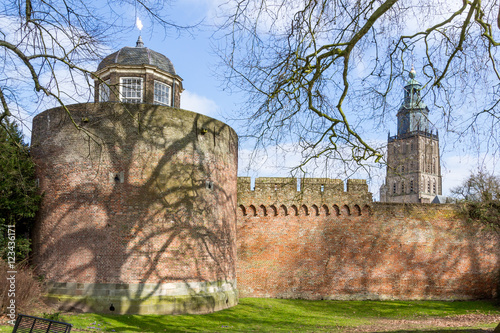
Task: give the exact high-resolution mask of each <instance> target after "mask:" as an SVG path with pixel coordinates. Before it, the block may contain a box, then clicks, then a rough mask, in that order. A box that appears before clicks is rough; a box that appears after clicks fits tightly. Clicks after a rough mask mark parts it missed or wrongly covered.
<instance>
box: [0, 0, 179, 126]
mask: <svg viewBox="0 0 500 333" xmlns="http://www.w3.org/2000/svg"><path fill="white" fill-rule="evenodd" d="M169 3H170V2H169V1H161V0H150V1H149V0H146V1H142V0H114V1H111V0H108V1H106V0H105V1H103V2H100V1H85V0H53V1H46V0H23V1H22V0H13V1H4V2H3V3H2V5H1V7H0V51H1V55H0V58H1V62H0V73H1V75H0V102H1V108H0V124H3V122H2V120H3V119H4V118H6V117H9V116H18V115H22V114H25V112H26V111H27V110H26V108H28V107H30V108H31V107H33V105H38V106H39V107H40V108H43V107H46V106H47V105H54V104H55V105H60V106H63V107H66V104H67V103H71V102H74V101H79V102H81V101H82V100H83V101H84V100H85V99H87V100H90V98H91V96H90V94H91V89H89V86H90V85H91V82H92V79H91V74H92V73H91V71H92V70H94V69H95V68H92V67H89V64H90V65H91V66H95V62H93V61H96V60H97V59H100V58H102V56H103V55H104V54H106V53H109V46H110V45H112V41H113V40H114V36H115V35H116V33H117V32H118V31H123V30H124V29H132V28H133V26H134V23H135V17H132V18H130V16H131V15H125V14H129V13H130V12H131V11H132V12H134V11H135V12H136V13H137V14H139V15H140V16H141V17H142V18H143V19H144V20H146V22H148V23H151V24H154V25H155V26H156V27H157V28H161V29H164V30H165V32H170V33H171V32H179V31H181V30H183V29H185V28H188V27H185V26H181V25H179V24H176V23H175V21H173V20H169V18H168V17H166V16H165V15H164V13H167V11H166V10H164V9H165V7H166V6H167V5H168V4H169ZM127 11H128V13H127ZM124 17H125V18H126V19H125V20H127V21H126V22H125V21H124ZM30 111H33V110H30ZM66 111H68V110H67V109H66ZM68 113H69V111H68ZM75 126H78V125H76V123H75Z"/></svg>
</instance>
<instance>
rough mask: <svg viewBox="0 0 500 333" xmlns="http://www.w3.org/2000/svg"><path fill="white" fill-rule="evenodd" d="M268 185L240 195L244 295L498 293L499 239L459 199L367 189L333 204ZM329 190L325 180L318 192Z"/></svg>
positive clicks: (452, 295)
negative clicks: (392, 196)
mask: <svg viewBox="0 0 500 333" xmlns="http://www.w3.org/2000/svg"><path fill="white" fill-rule="evenodd" d="M247 180H248V179H246V178H244V179H243V181H244V183H246V182H247ZM259 186H260V185H259ZM259 186H258V182H257V181H256V189H255V190H254V191H249V190H248V192H246V193H245V194H244V195H243V196H240V197H239V199H238V204H239V209H238V218H237V219H238V229H237V244H238V266H237V276H238V289H239V291H240V296H241V297H275V298H305V299H445V300H451V299H479V298H493V297H497V295H498V291H499V290H498V289H499V283H500V282H499V271H500V246H499V245H500V244H499V236H498V234H496V233H494V232H491V231H488V230H485V228H483V227H481V225H478V224H476V223H470V222H466V221H464V220H463V219H462V218H460V216H459V214H458V208H457V207H456V206H454V205H433V204H412V205H404V204H381V203H372V202H369V201H366V200H361V199H362V196H361V197H358V199H360V201H359V202H356V200H355V197H353V196H350V197H349V194H348V193H344V200H343V201H342V200H341V199H339V198H340V197H339V198H337V199H335V200H332V201H328V200H326V197H323V199H321V198H320V197H318V196H317V195H316V196H315V195H310V196H309V197H307V196H304V195H302V197H301V196H300V194H299V193H298V191H297V190H296V188H293V186H292V187H291V189H292V192H293V197H294V198H295V199H292V200H288V201H282V202H279V201H276V200H273V199H272V197H270V196H272V195H273V190H274V187H273V186H271V190H269V189H268V190H263V191H260V192H259V190H258V189H257V188H258V187H259ZM246 188H247V187H246V185H243V186H240V188H239V190H240V191H241V190H242V189H243V190H245V191H246ZM277 191H279V190H277ZM339 191H340V188H339ZM321 192H324V187H323V188H321V190H318V191H316V194H318V193H320V194H321ZM339 193H340V192H339ZM340 194H341V193H340ZM340 194H339V195H340ZM358 194H359V193H358ZM282 197H283V196H282ZM240 198H241V199H240ZM313 199H316V200H317V201H313ZM370 199H371V198H370ZM301 200H303V201H301ZM295 207H299V209H295ZM339 208H340V209H339Z"/></svg>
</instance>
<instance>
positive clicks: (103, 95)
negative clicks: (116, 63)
mask: <svg viewBox="0 0 500 333" xmlns="http://www.w3.org/2000/svg"><path fill="white" fill-rule="evenodd" d="M110 84H111V80H106V81H104V82H103V83H101V84H100V85H99V102H108V101H109V95H110V89H109V85H110Z"/></svg>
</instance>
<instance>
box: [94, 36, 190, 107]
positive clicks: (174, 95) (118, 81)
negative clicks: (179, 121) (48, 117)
mask: <svg viewBox="0 0 500 333" xmlns="http://www.w3.org/2000/svg"><path fill="white" fill-rule="evenodd" d="M94 85H95V91H96V93H95V94H94V95H95V97H94V100H95V102H96V103H98V102H122V103H146V104H159V105H168V106H172V107H176V108H178V107H180V104H181V103H180V94H181V92H182V90H183V89H182V79H181V77H180V76H179V75H177V74H176V73H175V69H174V65H173V64H172V62H171V61H170V59H168V58H167V57H166V56H164V55H163V54H161V53H158V52H155V51H153V50H151V49H148V48H147V47H144V43H143V41H142V38H141V36H139V38H138V40H137V43H136V46H135V47H124V48H122V49H120V50H119V51H117V52H115V53H112V54H110V55H108V56H107V57H105V58H104V59H103V60H102V61H101V62H100V63H99V66H98V67H97V71H96V72H95V73H94Z"/></svg>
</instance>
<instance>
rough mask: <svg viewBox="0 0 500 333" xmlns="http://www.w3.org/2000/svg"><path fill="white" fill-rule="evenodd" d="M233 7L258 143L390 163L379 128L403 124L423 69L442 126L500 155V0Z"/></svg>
mask: <svg viewBox="0 0 500 333" xmlns="http://www.w3.org/2000/svg"><path fill="white" fill-rule="evenodd" d="M225 8H226V10H227V12H226V13H227V20H225V21H224V24H222V25H221V30H220V32H219V34H218V37H219V38H220V43H219V52H220V54H221V59H222V60H223V63H224V65H225V66H227V67H226V68H228V70H227V71H225V72H224V78H225V80H226V83H227V87H229V88H236V89H239V90H242V91H244V92H246V93H248V96H249V99H248V103H247V104H246V105H245V108H244V111H243V112H242V114H241V115H240V117H239V118H240V119H243V120H244V121H245V124H246V126H245V127H246V128H247V129H248V131H247V133H246V134H247V136H249V137H252V138H254V139H255V141H256V142H257V144H256V147H257V148H263V149H265V148H266V147H269V146H281V147H283V146H284V145H285V144H286V143H293V144H292V145H291V146H292V147H294V148H298V149H299V150H300V151H302V152H303V155H302V163H306V162H307V161H309V160H310V159H312V158H315V157H318V156H327V157H329V158H339V159H341V160H344V161H345V160H354V161H355V162H358V163H365V162H366V161H370V160H380V159H381V157H382V154H381V150H380V147H381V145H382V144H381V143H380V139H379V140H378V142H377V140H376V139H374V137H373V136H372V135H370V134H371V133H372V132H373V131H374V129H380V125H381V124H384V122H385V121H386V118H387V117H388V116H390V117H391V118H390V119H391V122H394V116H395V114H396V110H397V109H398V108H399V106H400V105H401V97H402V92H403V90H402V88H403V86H404V85H405V82H406V81H407V80H408V73H409V71H410V70H411V68H412V67H413V66H414V67H415V69H416V71H417V73H418V74H417V79H418V80H419V81H420V82H421V83H422V84H423V94H422V95H423V98H424V101H425V102H426V103H428V104H430V105H429V107H430V109H431V114H432V113H433V114H435V115H438V116H437V117H435V118H433V121H434V123H435V125H436V127H438V128H440V129H442V130H444V131H442V132H441V133H444V132H447V133H448V134H449V135H450V138H452V139H453V140H456V141H455V142H458V141H462V142H463V141H467V143H470V144H475V143H477V144H482V145H483V146H482V147H483V148H484V147H485V145H489V152H490V153H491V152H492V151H493V152H496V151H497V150H498V146H499V136H498V128H499V126H498V125H499V124H498V120H499V112H498V102H499V89H498V88H499V83H500V74H499V72H498V64H497V59H498V46H499V45H500V44H499V42H498V41H499V28H500V16H499V7H498V2H496V1H493V0H486V1H480V0H474V1H470V0H458V1H453V0H385V1H382V0H357V1H344V0H328V1H326V0H325V1H317V0H299V1H296V0H293V1H291V0H290V1H288V0H275V1H263V0H240V1H231V2H228V3H227V4H226V7H225ZM469 135H473V136H474V137H477V136H482V139H480V140H475V139H474V138H471V137H470V136H469ZM345 149H347V151H346V150H345Z"/></svg>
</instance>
